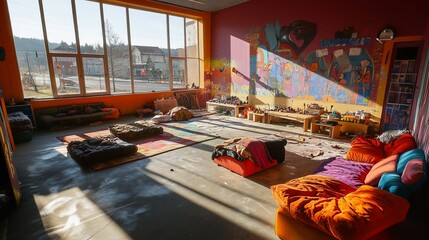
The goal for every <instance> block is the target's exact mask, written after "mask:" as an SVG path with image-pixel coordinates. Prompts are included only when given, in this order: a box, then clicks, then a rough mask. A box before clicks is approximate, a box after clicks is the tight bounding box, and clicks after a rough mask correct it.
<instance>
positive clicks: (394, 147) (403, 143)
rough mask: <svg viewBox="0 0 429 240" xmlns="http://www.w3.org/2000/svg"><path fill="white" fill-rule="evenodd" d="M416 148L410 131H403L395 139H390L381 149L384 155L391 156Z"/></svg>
mask: <svg viewBox="0 0 429 240" xmlns="http://www.w3.org/2000/svg"><path fill="white" fill-rule="evenodd" d="M414 148H417V144H416V141H415V140H414V137H413V136H412V135H411V133H404V134H402V135H401V136H400V137H399V138H397V139H396V140H395V141H391V142H389V143H388V144H386V145H384V147H383V151H384V155H385V156H391V155H393V154H401V153H404V152H406V151H409V150H413V149H414Z"/></svg>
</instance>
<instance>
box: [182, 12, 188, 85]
mask: <svg viewBox="0 0 429 240" xmlns="http://www.w3.org/2000/svg"><path fill="white" fill-rule="evenodd" d="M183 36H184V40H185V43H184V44H185V45H184V52H185V86H186V85H188V61H187V59H188V54H187V52H186V51H187V50H188V45H187V42H186V18H183Z"/></svg>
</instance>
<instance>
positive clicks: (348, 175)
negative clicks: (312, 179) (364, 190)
mask: <svg viewBox="0 0 429 240" xmlns="http://www.w3.org/2000/svg"><path fill="white" fill-rule="evenodd" d="M371 167H372V164H370V163H363V162H355V161H350V160H347V159H345V158H343V157H332V158H328V159H326V160H324V161H323V162H322V164H320V166H319V167H318V168H317V169H316V170H315V171H314V174H319V175H324V176H328V177H332V178H335V179H337V180H340V181H342V182H344V183H346V184H348V185H350V186H352V187H355V188H358V187H360V186H361V185H363V184H364V181H365V176H366V175H367V174H368V172H369V170H370V169H371Z"/></svg>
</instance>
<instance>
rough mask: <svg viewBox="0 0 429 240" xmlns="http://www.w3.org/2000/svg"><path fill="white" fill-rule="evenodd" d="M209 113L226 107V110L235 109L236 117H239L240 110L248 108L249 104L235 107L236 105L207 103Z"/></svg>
mask: <svg viewBox="0 0 429 240" xmlns="http://www.w3.org/2000/svg"><path fill="white" fill-rule="evenodd" d="M206 106H207V111H216V108H217V107H226V108H232V109H234V116H235V117H238V114H240V108H245V107H248V106H249V105H248V104H241V105H235V104H227V103H217V102H206Z"/></svg>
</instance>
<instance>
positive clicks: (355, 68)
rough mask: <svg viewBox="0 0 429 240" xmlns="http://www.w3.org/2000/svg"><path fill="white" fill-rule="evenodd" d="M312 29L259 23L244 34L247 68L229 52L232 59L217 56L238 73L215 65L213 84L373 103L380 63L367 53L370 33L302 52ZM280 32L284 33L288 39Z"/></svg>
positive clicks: (217, 87)
mask: <svg viewBox="0 0 429 240" xmlns="http://www.w3.org/2000/svg"><path fill="white" fill-rule="evenodd" d="M315 31H316V27H315V25H314V24H312V23H308V22H304V21H299V22H294V23H292V24H290V25H289V26H286V27H285V26H283V27H281V26H280V24H279V22H278V21H276V22H275V23H268V24H266V26H265V28H263V29H261V28H255V29H253V30H252V31H250V32H249V33H248V34H246V36H245V39H246V42H247V43H248V48H250V56H249V63H248V64H249V65H250V73H248V74H243V73H242V72H247V71H245V70H244V69H240V68H239V67H238V66H240V65H241V66H244V65H243V63H241V62H240V63H237V64H234V61H237V60H235V59H234V57H233V56H231V63H227V61H226V60H216V61H214V62H215V64H214V65H222V64H223V65H228V66H230V67H231V68H230V69H229V71H228V72H229V73H231V69H232V68H234V67H236V69H234V71H233V73H232V74H234V73H235V74H236V76H239V78H237V77H235V75H233V77H228V74H225V72H222V71H218V72H216V71H215V73H216V74H213V77H212V84H213V85H212V90H215V92H220V93H223V92H229V91H232V93H233V94H235V93H237V94H250V95H260V96H276V97H288V98H297V99H304V100H311V101H324V102H332V103H345V104H355V105H362V106H372V105H373V104H374V102H375V95H376V89H377V84H378V77H379V76H378V74H377V75H376V74H374V73H375V72H377V68H379V63H377V65H378V66H376V65H375V64H374V62H373V59H372V56H371V54H370V53H372V50H374V47H373V46H371V41H370V38H353V39H323V40H320V49H316V50H312V51H309V52H308V53H306V54H304V53H301V52H302V50H303V49H304V48H305V47H306V46H307V45H308V44H309V41H311V39H313V37H314V34H315ZM282 36H283V37H284V36H287V37H284V38H285V39H286V40H287V41H284V40H285V39H283V38H282ZM292 36H295V37H297V36H298V38H292ZM282 39H283V40H282ZM288 41H289V42H288ZM300 41H301V42H300ZM286 43H288V44H286ZM298 43H300V44H298ZM232 51H233V50H232ZM374 54H378V51H375V52H374ZM222 62H223V63H222ZM220 69H222V68H221V67H219V70H220ZM231 79H232V80H231ZM228 86H231V89H228ZM212 95H216V93H214V92H213V93H212Z"/></svg>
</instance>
